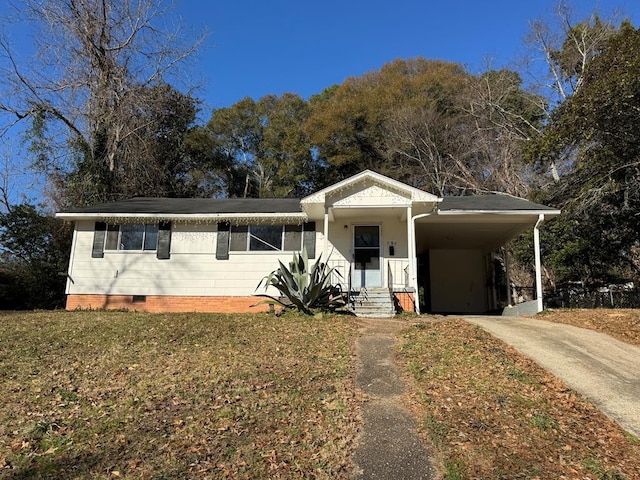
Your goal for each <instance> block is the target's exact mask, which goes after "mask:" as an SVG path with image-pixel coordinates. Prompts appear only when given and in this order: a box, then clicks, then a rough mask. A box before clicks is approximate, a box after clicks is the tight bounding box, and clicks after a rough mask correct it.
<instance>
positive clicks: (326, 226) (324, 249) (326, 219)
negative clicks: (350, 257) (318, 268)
mask: <svg viewBox="0 0 640 480" xmlns="http://www.w3.org/2000/svg"><path fill="white" fill-rule="evenodd" d="M327 255H329V207H324V245H323V247H322V258H324V261H325V262H326V261H327Z"/></svg>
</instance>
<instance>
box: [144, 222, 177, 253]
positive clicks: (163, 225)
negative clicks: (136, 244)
mask: <svg viewBox="0 0 640 480" xmlns="http://www.w3.org/2000/svg"><path fill="white" fill-rule="evenodd" d="M146 238H148V237H146ZM145 240H146V239H145ZM156 257H157V258H158V259H159V260H168V259H169V258H170V257H171V222H160V224H159V225H158V248H157V251H156Z"/></svg>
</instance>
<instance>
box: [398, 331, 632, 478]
mask: <svg viewBox="0 0 640 480" xmlns="http://www.w3.org/2000/svg"><path fill="white" fill-rule="evenodd" d="M399 358H400V361H401V362H403V363H404V364H405V366H406V368H407V370H408V371H409V372H410V373H411V378H410V379H409V382H410V384H411V385H412V392H413V393H412V398H413V400H414V405H415V406H416V410H417V412H418V415H419V418H420V419H421V420H420V428H421V430H422V432H423V433H424V434H425V436H427V437H428V438H429V441H431V442H432V443H433V444H434V446H435V449H436V451H437V452H438V453H439V456H440V457H441V458H442V463H443V469H444V471H445V478H446V479H450V480H454V479H581V480H582V479H601V480H618V479H629V480H631V479H637V478H640V443H639V441H638V439H637V438H634V437H632V436H630V435H628V434H626V433H624V432H623V431H622V430H621V429H620V428H619V427H617V426H616V425H615V424H614V423H612V422H611V421H610V420H609V419H608V418H606V417H605V416H604V415H603V414H601V413H600V412H599V411H598V410H597V409H596V408H595V407H593V406H592V405H591V404H590V403H589V402H587V401H586V400H584V399H582V398H580V397H579V396H578V395H576V394H575V393H574V392H573V391H572V390H570V389H569V388H567V387H566V386H565V385H564V384H563V383H562V382H560V381H559V380H557V379H556V378H555V377H553V376H551V375H550V374H548V373H547V372H545V371H544V370H543V369H541V368H540V367H538V366H537V365H536V364H534V363H533V362H531V361H529V360H528V359H526V358H524V357H523V356H522V355H520V354H518V353H517V352H516V351H515V350H513V349H512V348H510V347H508V346H506V345H505V344H504V343H502V342H501V341H499V340H497V339H495V338H493V337H491V336H490V335H489V334H487V333H486V332H484V331H483V330H481V329H480V328H479V327H475V326H471V325H469V324H467V323H465V322H464V321H461V320H445V321H442V322H434V323H423V324H418V325H417V326H415V327H412V328H409V329H407V330H405V331H404V332H403V337H402V338H401V342H400V347H399Z"/></svg>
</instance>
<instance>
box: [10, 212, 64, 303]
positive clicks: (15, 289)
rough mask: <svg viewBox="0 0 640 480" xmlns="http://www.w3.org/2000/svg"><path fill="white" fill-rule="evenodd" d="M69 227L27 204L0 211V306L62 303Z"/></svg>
mask: <svg viewBox="0 0 640 480" xmlns="http://www.w3.org/2000/svg"><path fill="white" fill-rule="evenodd" d="M69 229H70V227H69V225H66V224H64V223H63V222H62V221H59V220H56V219H55V218H53V217H51V216H49V215H46V214H44V213H42V212H40V211H38V209H37V208H36V207H35V206H33V205H31V204H27V203H24V204H21V205H17V206H15V207H12V208H11V209H10V210H9V211H8V212H7V213H4V214H0V305H2V308H4V309H34V308H59V307H62V306H64V286H65V283H66V276H65V272H66V270H67V263H68V259H69V250H70V247H71V240H70V239H71V235H70V234H69Z"/></svg>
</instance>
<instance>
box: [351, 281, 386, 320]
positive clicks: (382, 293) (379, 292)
mask: <svg viewBox="0 0 640 480" xmlns="http://www.w3.org/2000/svg"><path fill="white" fill-rule="evenodd" d="M351 301H352V302H353V312H354V313H355V314H356V316H357V317H367V318H389V317H393V316H394V315H395V314H396V310H395V307H394V305H393V299H392V298H391V293H390V292H389V289H388V288H363V289H361V290H360V291H359V292H352V293H351Z"/></svg>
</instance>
